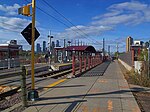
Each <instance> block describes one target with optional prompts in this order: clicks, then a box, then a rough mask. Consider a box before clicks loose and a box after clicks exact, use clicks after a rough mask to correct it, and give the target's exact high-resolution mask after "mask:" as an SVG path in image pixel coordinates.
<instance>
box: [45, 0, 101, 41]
mask: <svg viewBox="0 0 150 112" xmlns="http://www.w3.org/2000/svg"><path fill="white" fill-rule="evenodd" d="M42 1H43V2H44V3H45V4H47V5H48V6H49V7H50V8H51V9H53V10H54V11H55V12H56V13H58V14H59V15H60V16H62V17H63V18H64V19H65V20H66V21H68V22H69V23H70V24H71V25H73V26H74V27H75V28H76V29H77V30H79V31H80V32H82V33H83V34H84V35H86V36H88V37H89V35H88V34H86V33H85V32H83V31H82V30H81V29H80V28H78V27H77V26H76V25H74V24H73V23H72V22H71V21H70V20H69V19H67V18H66V17H65V16H64V15H63V14H61V13H60V12H59V11H58V10H57V9H56V8H54V7H53V6H52V5H50V4H49V3H48V2H46V1H45V0H42ZM86 38H87V37H86ZM93 40H95V39H93ZM95 41H96V42H97V43H99V42H98V41H97V40H95Z"/></svg>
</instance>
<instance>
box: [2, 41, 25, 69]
mask: <svg viewBox="0 0 150 112" xmlns="http://www.w3.org/2000/svg"><path fill="white" fill-rule="evenodd" d="M21 48H22V46H21V45H17V42H16V41H15V42H13V43H12V41H10V43H8V44H0V68H10V67H16V66H20V62H19V50H21Z"/></svg>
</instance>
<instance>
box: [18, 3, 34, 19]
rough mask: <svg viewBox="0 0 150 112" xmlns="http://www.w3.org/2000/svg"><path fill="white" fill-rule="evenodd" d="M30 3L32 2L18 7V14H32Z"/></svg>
mask: <svg viewBox="0 0 150 112" xmlns="http://www.w3.org/2000/svg"><path fill="white" fill-rule="evenodd" d="M30 5H31V4H28V5H26V6H23V7H20V8H19V9H18V14H22V15H24V16H30Z"/></svg>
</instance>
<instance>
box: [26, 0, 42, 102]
mask: <svg viewBox="0 0 150 112" xmlns="http://www.w3.org/2000/svg"><path fill="white" fill-rule="evenodd" d="M34 38H35V0H32V39H31V40H32V41H31V42H32V43H31V78H32V85H31V91H30V92H29V93H28V100H32V101H34V100H36V99H37V98H38V97H39V96H38V92H37V91H36V90H35V81H34Z"/></svg>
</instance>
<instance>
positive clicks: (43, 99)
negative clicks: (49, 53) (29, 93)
mask: <svg viewBox="0 0 150 112" xmlns="http://www.w3.org/2000/svg"><path fill="white" fill-rule="evenodd" d="M59 82H61V83H59ZM59 82H55V83H54V84H53V85H51V86H49V87H50V88H48V89H47V90H46V91H44V92H43V93H42V94H40V98H39V100H38V101H35V102H34V103H33V104H30V105H29V107H28V108H26V109H25V110H24V112H140V109H139V107H138V105H137V103H136V100H135V99H134V96H133V95H132V92H131V91H130V89H129V86H128V83H127V81H126V80H125V78H124V76H123V73H122V72H121V69H120V67H119V65H118V62H117V61H114V62H111V63H110V62H104V63H102V64H101V65H98V66H96V67H95V68H93V69H91V70H90V71H88V72H86V73H85V74H83V75H82V76H80V77H76V78H72V79H60V80H59ZM56 84H57V85H56Z"/></svg>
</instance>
